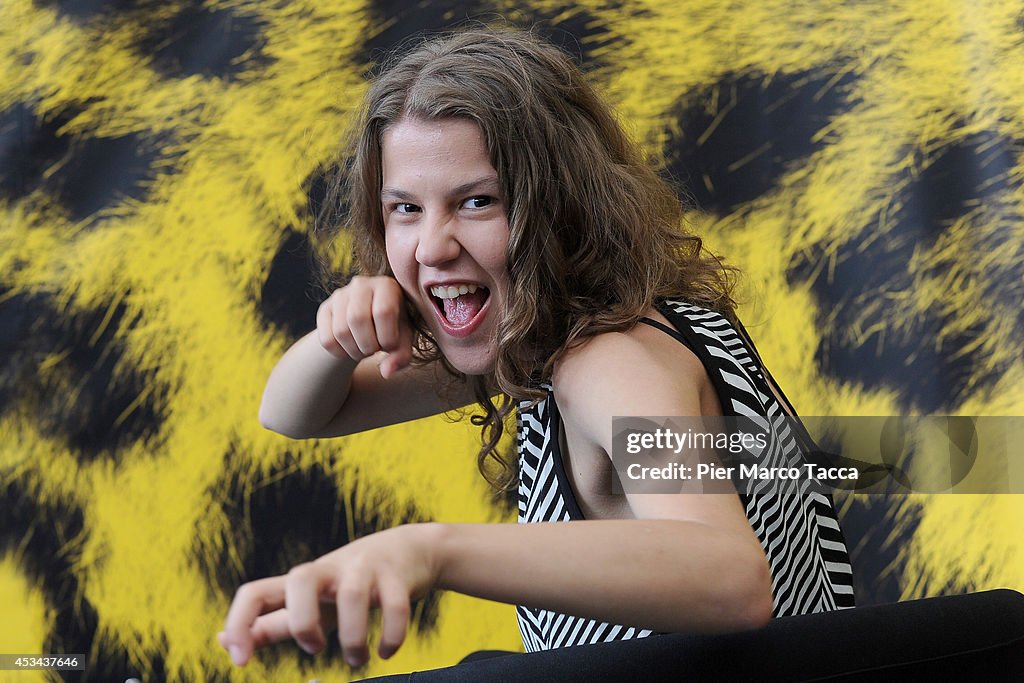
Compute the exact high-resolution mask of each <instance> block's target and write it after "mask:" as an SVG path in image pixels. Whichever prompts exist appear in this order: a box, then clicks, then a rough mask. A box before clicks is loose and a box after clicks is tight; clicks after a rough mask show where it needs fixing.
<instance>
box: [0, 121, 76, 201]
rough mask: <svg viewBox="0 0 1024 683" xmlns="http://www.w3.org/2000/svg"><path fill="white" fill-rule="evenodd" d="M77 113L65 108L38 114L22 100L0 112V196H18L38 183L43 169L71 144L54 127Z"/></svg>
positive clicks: (58, 157) (8, 197)
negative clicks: (43, 115)
mask: <svg viewBox="0 0 1024 683" xmlns="http://www.w3.org/2000/svg"><path fill="white" fill-rule="evenodd" d="M78 113H79V112H78V111H75V110H65V111H62V112H57V113H54V114H52V115H50V116H49V117H45V118H42V117H39V116H38V115H37V114H36V112H35V110H34V109H33V108H32V107H31V106H30V105H29V104H27V103H24V102H19V103H17V104H14V105H12V106H10V107H9V108H7V109H5V110H4V111H3V112H2V113H0V196H3V197H5V198H7V199H20V198H21V197H24V196H25V195H27V194H29V193H30V192H32V190H34V189H35V188H36V187H38V186H39V185H40V184H41V183H42V179H43V173H44V172H45V171H46V169H48V168H49V167H50V166H52V165H53V164H55V163H57V162H58V161H60V160H61V159H62V158H64V156H65V155H66V154H67V153H68V148H69V146H70V144H71V140H70V139H69V138H68V136H65V135H60V134H59V133H58V131H59V130H60V129H61V127H62V126H64V125H66V124H67V123H68V122H69V121H70V120H71V119H73V118H74V117H75V116H76V115H77V114H78Z"/></svg>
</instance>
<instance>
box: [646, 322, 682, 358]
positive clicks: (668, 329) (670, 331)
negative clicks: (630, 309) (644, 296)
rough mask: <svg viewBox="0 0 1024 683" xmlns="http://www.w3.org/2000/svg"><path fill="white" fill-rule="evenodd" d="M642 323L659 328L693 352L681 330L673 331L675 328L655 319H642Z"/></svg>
mask: <svg viewBox="0 0 1024 683" xmlns="http://www.w3.org/2000/svg"><path fill="white" fill-rule="evenodd" d="M640 322H642V323H645V324H647V325H650V326H651V327H656V328H658V329H659V330H661V331H662V332H664V333H665V334H667V335H669V336H671V337H673V338H674V339H675V340H676V341H678V342H679V343H680V344H682V345H683V346H685V347H686V348H688V349H690V350H691V351H692V350H693V347H692V345H691V344H690V342H689V340H688V339H687V338H686V337H684V336H683V335H681V334H679V330H676V329H673V328H671V327H669V326H668V325H666V324H665V323H661V322H658V321H657V320H655V319H653V318H640Z"/></svg>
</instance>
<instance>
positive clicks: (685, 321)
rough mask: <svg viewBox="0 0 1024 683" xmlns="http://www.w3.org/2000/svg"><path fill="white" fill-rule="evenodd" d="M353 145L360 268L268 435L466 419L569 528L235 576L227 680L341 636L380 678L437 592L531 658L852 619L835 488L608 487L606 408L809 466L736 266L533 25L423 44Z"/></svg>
mask: <svg viewBox="0 0 1024 683" xmlns="http://www.w3.org/2000/svg"><path fill="white" fill-rule="evenodd" d="M358 131H359V133H358V139H357V140H356V142H355V146H354V147H355V148H354V150H353V156H352V162H351V164H350V167H349V168H348V170H347V173H346V174H345V176H344V177H343V178H341V179H340V180H339V182H338V184H337V185H336V186H335V191H334V192H333V193H332V196H331V199H330V201H331V202H332V205H334V206H342V205H345V206H347V213H346V214H345V215H344V216H339V217H336V218H337V220H336V221H335V222H336V223H339V224H340V223H341V222H342V221H344V222H345V223H346V224H347V225H348V226H350V227H351V228H352V229H353V230H355V234H356V240H357V243H356V256H357V262H358V265H359V268H360V272H361V273H363V274H362V275H360V276H357V277H355V278H353V279H352V280H351V282H350V283H349V284H347V285H346V286H344V287H342V288H341V289H338V290H337V291H335V292H334V293H333V294H332V295H331V296H330V297H329V298H328V299H327V300H326V301H325V302H324V303H323V305H322V306H321V307H320V309H319V313H318V315H317V321H316V330H315V331H313V332H311V333H310V334H308V335H307V336H306V337H304V338H302V339H300V340H299V341H298V342H297V343H296V344H295V345H294V346H293V347H292V348H291V349H290V350H289V351H288V352H287V353H286V354H285V355H284V357H283V358H282V359H281V361H280V362H279V363H278V365H277V366H276V367H275V368H274V370H273V372H272V374H271V376H270V379H269V381H268V383H267V388H266V393H265V395H264V397H263V404H262V406H261V411H260V416H261V420H262V422H263V424H264V425H265V426H266V427H268V428H269V429H272V430H274V431H277V432H280V433H282V434H286V435H288V436H292V437H294V438H322V437H330V436H342V435H345V434H352V433H354V432H359V431H363V430H367V429H374V428H376V427H381V426H384V425H388V424H394V423H398V422H403V421H406V420H412V419H416V418H420V417H424V416H427V415H433V414H437V413H441V412H444V411H446V410H449V409H451V408H453V407H457V406H463V405H467V404H470V403H473V402H474V401H475V402H477V403H478V404H479V405H480V407H481V409H482V411H483V415H482V416H480V417H477V418H475V421H476V423H477V424H480V425H481V428H482V440H483V448H482V449H481V452H480V455H479V462H478V465H479V467H480V469H481V472H483V473H484V476H487V477H488V478H489V479H490V480H491V481H492V482H493V483H495V484H496V485H497V486H499V487H510V486H514V485H518V490H519V521H520V522H568V521H570V520H571V523H550V524H518V525H515V524H510V525H504V524H497V525H495V524H414V525H407V526H402V527H398V528H395V529H391V530H388V531H384V532H381V533H377V534H373V535H371V536H367V537H364V538H360V539H358V540H356V541H353V542H351V543H349V544H348V545H346V546H344V547H342V548H339V549H338V550H336V551H334V552H332V553H329V554H327V555H325V556H323V557H321V558H319V559H317V560H315V561H313V562H310V563H307V564H303V565H300V566H298V567H295V568H294V569H292V570H291V571H290V572H289V573H288V574H287V575H286V576H277V577H272V578H267V579H261V580H257V581H253V582H251V583H248V584H245V585H244V586H242V587H241V588H240V589H239V591H238V593H237V595H236V597H235V600H234V602H233V604H232V606H231V609H230V612H229V614H228V617H227V622H226V624H225V629H224V631H223V632H222V633H221V634H219V639H220V642H221V644H222V645H223V646H224V647H225V648H227V649H228V650H229V651H230V653H231V656H232V658H233V660H234V661H235V662H236V663H237V664H240V665H241V664H245V663H246V662H247V661H248V660H249V658H250V657H251V656H252V655H253V651H254V649H255V648H259V647H261V646H263V645H266V644H269V643H273V642H277V641H281V640H284V639H288V638H292V639H294V640H295V641H296V642H297V643H298V644H299V645H300V646H301V647H302V648H303V649H305V650H307V651H309V652H316V651H319V650H320V649H322V648H323V647H324V646H325V644H326V638H327V637H328V634H329V631H330V629H331V628H332V627H336V628H337V630H338V638H339V639H340V642H341V645H342V648H343V651H344V653H345V657H346V659H347V661H348V662H349V663H350V664H352V665H358V664H362V663H365V662H366V661H367V659H368V657H369V651H368V646H367V636H368V633H367V631H368V621H369V612H370V610H371V609H373V608H379V609H380V611H381V614H382V633H381V637H380V646H379V654H380V656H381V657H389V656H390V655H391V654H392V653H394V652H395V651H396V650H397V649H398V648H399V647H400V646H401V644H402V642H403V640H404V638H405V635H406V626H407V622H408V618H409V611H410V601H411V600H415V599H416V598H418V597H420V596H422V595H424V594H425V593H426V592H427V591H428V590H429V589H431V588H441V589H447V590H455V591H459V592H462V593H466V594H469V595H474V596H478V597H481V598H486V599H490V600H499V601H503V602H509V603H514V604H516V605H518V606H519V607H518V615H519V623H520V628H521V630H522V634H523V639H524V643H525V646H526V649H527V650H530V651H533V650H539V649H546V648H552V647H560V646H567V645H576V644H582V643H594V642H602V641H608V640H620V639H628V638H637V637H643V636H646V635H650V634H651V633H652V632H674V631H690V632H704V633H708V632H724V631H733V630H741V629H750V628H756V627H758V626H760V625H763V624H764V623H766V621H767V620H768V619H770V618H771V617H772V615H773V614H774V615H775V616H781V615H789V614H796V613H801V612H808V611H820V610H828V609H835V608H837V607H842V606H847V605H852V590H851V588H850V586H851V577H850V568H849V564H848V559H847V557H846V549H845V546H844V544H843V540H842V535H841V534H840V532H839V527H838V525H837V524H836V518H835V514H834V512H833V510H832V506H831V503H830V501H829V499H828V498H827V497H825V496H823V495H818V494H803V495H782V494H779V493H778V492H775V493H773V492H772V491H771V490H767V489H766V490H764V491H759V492H757V493H752V494H748V493H743V494H742V495H737V493H736V492H732V493H725V494H707V495H691V494H681V493H677V494H653V493H630V492H628V490H627V493H625V494H623V495H613V493H612V491H613V479H615V477H616V476H617V475H616V473H615V470H614V468H613V465H612V462H611V460H610V454H611V453H612V450H613V447H612V440H613V434H612V417H613V416H623V415H634V416H641V415H651V416H661V415H678V416H718V415H739V414H746V415H761V416H766V417H768V418H770V420H769V422H768V424H769V425H770V429H771V431H770V436H771V442H770V444H769V448H768V449H766V453H765V455H764V458H765V461H766V462H769V461H772V462H784V463H790V464H792V463H799V462H801V459H802V454H801V446H800V444H799V443H798V442H799V439H797V438H795V437H794V435H793V434H792V433H791V432H790V431H789V430H785V429H784V428H783V426H782V420H781V418H782V417H783V416H785V415H786V413H791V412H792V409H791V408H789V407H788V404H787V403H785V400H784V399H783V398H782V396H781V393H780V392H778V390H777V389H776V388H775V387H774V384H773V383H772V384H770V383H769V382H770V376H768V375H767V373H766V372H764V371H763V369H762V367H761V365H760V361H759V360H758V357H757V355H756V352H755V351H754V349H753V347H752V346H751V345H750V343H749V340H748V339H747V338H746V336H745V334H742V333H741V332H738V331H737V328H736V327H735V326H734V322H735V317H734V313H733V302H732V300H731V298H730V296H729V282H730V275H731V272H730V270H729V269H728V268H726V267H725V266H723V265H722V264H721V262H720V261H719V260H717V259H716V258H713V257H711V256H709V255H708V254H707V253H706V252H704V251H703V250H702V248H701V241H700V239H699V238H697V237H694V236H691V235H688V234H686V233H685V232H683V231H682V230H681V228H680V226H681V224H682V209H681V207H680V205H679V202H678V200H677V199H676V196H675V194H674V192H673V191H672V190H671V188H669V187H668V186H667V185H666V184H665V183H664V182H663V181H662V180H660V179H659V177H658V176H657V175H656V174H655V173H654V172H653V171H652V170H651V169H650V168H649V167H648V166H647V165H646V163H645V162H644V160H643V158H642V156H641V154H640V152H639V151H638V149H637V148H636V146H635V145H634V143H632V142H631V141H630V140H629V139H628V138H627V137H626V136H625V134H624V133H623V132H622V130H621V129H620V127H619V126H618V124H617V122H616V121H615V119H614V117H613V116H612V114H611V113H610V110H609V108H608V107H607V105H605V104H604V103H603V102H602V101H601V100H600V99H599V98H598V97H597V96H596V94H595V93H594V91H593V90H592V89H591V88H590V86H588V85H587V83H586V82H585V81H584V79H583V76H582V74H581V73H580V71H579V70H578V69H577V67H576V66H575V65H574V64H573V62H572V61H571V59H569V58H568V57H567V56H566V55H564V54H562V53H561V52H560V51H559V50H558V49H556V48H555V47H553V46H551V45H548V44H546V43H544V42H543V41H541V40H538V39H537V38H535V37H534V36H532V35H529V34H526V33H519V32H511V31H480V30H476V31H467V32H460V33H456V34H453V35H450V36H446V37H443V38H439V39H434V40H430V41H428V42H426V43H424V44H422V45H420V46H419V47H418V48H416V49H415V50H413V51H412V52H411V53H409V54H408V55H406V56H405V57H404V58H402V59H400V60H399V61H397V63H395V64H394V65H392V66H391V67H390V68H387V69H386V70H385V71H384V73H383V74H382V75H381V76H379V77H378V78H377V79H376V81H375V82H374V83H373V85H372V87H371V89H370V91H369V93H368V95H367V98H366V104H365V109H364V112H363V115H362V119H361V121H360V124H359V128H358ZM343 200H344V201H343ZM639 322H643V323H644V324H638V323H639ZM740 330H741V328H740ZM496 397H497V400H495V398H496ZM513 408H518V413H517V418H518V433H517V439H518V449H517V454H518V461H517V462H504V461H503V459H502V456H501V454H500V453H499V451H498V450H497V448H496V447H497V444H498V441H499V439H500V437H501V435H502V432H503V426H504V419H505V418H506V417H507V416H508V415H509V414H510V412H511V411H512V410H513Z"/></svg>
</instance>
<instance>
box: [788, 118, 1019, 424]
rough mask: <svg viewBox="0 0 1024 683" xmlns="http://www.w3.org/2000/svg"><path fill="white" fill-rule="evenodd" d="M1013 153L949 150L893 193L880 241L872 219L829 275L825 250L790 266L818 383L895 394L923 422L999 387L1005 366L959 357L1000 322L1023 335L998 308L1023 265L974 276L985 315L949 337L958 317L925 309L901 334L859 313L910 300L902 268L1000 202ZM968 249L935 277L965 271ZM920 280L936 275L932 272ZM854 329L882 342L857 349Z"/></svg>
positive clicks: (881, 315)
mask: <svg viewBox="0 0 1024 683" xmlns="http://www.w3.org/2000/svg"><path fill="white" fill-rule="evenodd" d="M1013 149H1014V144H1013V142H1012V141H1010V140H1000V139H995V138H994V136H993V134H991V133H984V134H976V135H973V136H971V137H969V138H967V139H965V140H963V141H962V142H960V143H957V144H953V145H950V146H949V147H948V148H946V149H945V150H942V151H941V152H940V154H939V156H938V157H936V158H935V159H934V160H932V161H931V162H930V163H929V164H928V165H927V166H926V167H925V168H924V169H923V170H922V171H921V172H920V174H919V175H918V176H917V177H916V178H911V179H910V182H909V183H906V184H905V185H904V186H903V187H902V189H900V190H899V191H897V193H896V195H895V196H894V198H893V201H892V203H891V205H892V207H894V210H893V211H892V212H891V213H890V215H889V216H888V218H887V220H888V221H889V223H890V225H891V227H890V229H889V231H888V232H886V233H885V234H877V230H878V228H877V226H878V225H879V224H880V222H881V218H880V217H875V219H874V220H873V221H872V223H871V224H870V225H869V226H868V227H867V228H865V229H864V230H863V231H862V232H861V233H860V234H858V235H856V236H854V237H853V238H852V239H850V240H849V241H847V242H846V243H845V244H842V245H840V246H839V247H838V251H837V253H836V255H835V259H834V260H835V265H834V268H831V267H820V265H821V262H822V261H823V260H824V259H825V258H826V255H825V254H826V251H825V246H824V245H820V244H819V245H816V246H814V247H812V248H811V249H809V250H807V251H806V252H804V253H802V254H801V255H799V256H798V257H797V258H796V259H794V261H793V262H792V263H791V264H790V268H789V271H788V274H787V277H788V279H789V282H790V284H795V283H803V282H810V284H811V290H812V292H813V294H814V296H815V298H816V299H817V301H818V311H819V313H818V322H819V327H820V329H822V330H823V337H822V341H821V343H820V345H819V347H818V349H817V351H816V354H815V361H816V362H817V363H818V366H819V367H820V368H821V371H822V373H824V374H827V375H830V376H832V377H836V378H839V379H841V380H843V381H844V382H849V383H855V384H859V385H862V386H864V387H867V388H869V389H875V388H879V387H888V388H892V389H895V390H896V391H897V392H898V394H899V401H900V403H901V406H902V407H904V408H916V409H919V410H921V411H924V412H926V413H928V412H931V413H942V412H948V411H951V410H953V409H954V408H955V407H956V406H957V405H959V403H960V402H961V401H962V400H963V399H964V398H965V397H966V396H967V395H968V394H969V393H973V392H978V391H985V390H987V389H989V388H991V387H992V386H993V385H994V384H995V383H996V382H997V381H998V380H999V378H1000V377H1001V376H1002V374H1003V373H1004V372H1005V370H1006V365H1007V363H1008V362H1009V361H999V360H998V359H992V358H990V357H988V356H986V355H984V354H983V353H982V352H980V351H977V352H974V353H967V354H964V353H963V349H965V348H969V347H972V346H975V345H976V344H977V343H978V341H979V340H982V339H984V338H985V335H987V334H988V333H989V328H990V327H994V326H995V325H996V324H997V323H998V317H999V316H1001V315H1010V316H1012V317H1013V318H1014V319H1015V320H1016V321H1017V327H1018V329H1020V330H1022V331H1024V312H1022V311H1021V309H1020V307H1019V304H1016V303H1014V302H1008V301H1007V300H1006V292H1007V291H1015V290H1016V291H1019V288H1020V282H1021V281H1024V264H1021V263H1020V262H1019V261H1016V262H1014V263H1012V264H1010V265H1009V266H1008V267H1007V268H1006V269H1004V270H999V271H992V272H989V273H985V274H983V276H982V277H984V278H986V280H985V289H986V290H988V291H989V292H991V298H990V299H989V300H988V301H987V302H977V305H978V306H987V312H988V315H987V318H988V319H987V320H985V321H983V322H981V323H978V324H976V325H974V326H972V327H969V328H966V329H960V330H959V331H958V332H956V333H950V330H955V329H957V317H958V314H959V312H958V311H954V312H949V311H941V310H936V309H935V308H934V307H932V308H930V309H928V310H923V311H920V312H919V313H917V314H916V316H915V317H914V318H913V319H912V320H909V321H907V320H901V321H899V322H901V323H903V324H902V325H901V328H900V329H899V330H897V329H896V328H895V321H893V320H891V319H889V318H888V316H889V315H890V313H891V311H890V310H889V309H888V308H887V307H885V306H879V307H874V308H872V309H865V304H868V303H871V302H877V301H878V300H879V299H881V300H882V301H884V300H886V299H885V298H886V297H888V296H890V295H895V294H898V293H901V292H909V291H911V290H912V289H913V287H914V278H915V274H914V273H912V272H910V270H909V268H908V264H909V263H911V261H912V258H913V254H914V253H915V251H917V250H927V249H929V248H931V247H932V246H934V244H935V242H936V240H937V239H938V238H939V236H940V235H941V234H942V233H943V231H945V230H946V229H948V228H949V226H950V225H951V224H952V223H953V222H954V221H955V220H956V219H957V218H958V217H959V216H961V215H962V214H964V213H965V212H967V211H970V210H973V209H976V208H977V207H979V206H981V205H982V204H983V203H984V204H986V205H989V206H994V205H996V204H998V203H999V202H1000V201H1002V199H1001V198H1002V197H1003V195H1004V194H1005V193H1006V192H1007V191H1008V190H1009V189H1010V184H1009V183H1010V181H1009V170H1010V169H1011V168H1012V167H1013V163H1014V153H1013ZM893 185H894V186H898V183H897V182H895V181H894V183H893ZM1000 239H1002V238H1000ZM1008 246H1010V247H1012V248H1017V247H1016V245H1006V244H995V243H985V242H984V241H982V240H981V239H980V238H979V240H978V242H977V243H976V244H974V245H972V247H970V248H973V249H976V250H978V253H982V252H984V251H986V250H995V249H1006V248H1007V247H1008ZM968 249H969V248H965V250H964V254H963V258H964V263H956V262H951V263H942V264H939V265H938V267H937V268H936V270H937V271H938V270H943V269H956V268H960V269H963V268H965V267H967V266H968V263H967V262H968V260H971V259H972V257H971V256H970V253H969V251H968ZM922 274H923V275H924V276H928V275H938V273H937V272H935V271H925V272H924V273H922ZM1014 278H1016V283H1014ZM1010 287H1012V289H1009V288H1010ZM866 310H871V311H873V312H871V313H866V312H865V311H866ZM855 327H857V328H860V329H879V328H880V329H881V330H884V334H883V333H881V332H873V333H872V334H870V335H869V336H868V338H867V340H866V341H864V340H856V339H854V338H853V335H852V334H851V333H850V330H851V329H854V328H855ZM939 339H941V342H937V341H936V340H939ZM1009 355H1012V354H1009Z"/></svg>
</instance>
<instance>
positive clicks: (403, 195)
mask: <svg viewBox="0 0 1024 683" xmlns="http://www.w3.org/2000/svg"><path fill="white" fill-rule="evenodd" d="M480 191H487V192H494V193H498V192H499V191H500V187H499V185H498V176H496V175H488V176H483V177H482V178H477V179H475V180H470V181H469V182H468V183H462V184H461V185H458V186H456V187H453V188H452V189H451V190H450V191H449V192H448V196H449V197H457V196H459V195H465V194H469V193H471V192H480ZM380 198H381V200H382V201H386V200H388V199H397V200H399V201H403V202H407V201H413V199H414V196H413V195H412V193H410V192H406V191H405V190H402V189H400V188H397V187H382V188H381V190H380Z"/></svg>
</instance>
